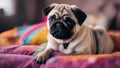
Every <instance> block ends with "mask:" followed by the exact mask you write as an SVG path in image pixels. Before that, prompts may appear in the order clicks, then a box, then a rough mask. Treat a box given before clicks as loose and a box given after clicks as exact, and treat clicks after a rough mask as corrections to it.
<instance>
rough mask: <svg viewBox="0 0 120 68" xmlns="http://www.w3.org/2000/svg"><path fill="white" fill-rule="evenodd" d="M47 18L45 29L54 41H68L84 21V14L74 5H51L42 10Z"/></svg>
mask: <svg viewBox="0 0 120 68" xmlns="http://www.w3.org/2000/svg"><path fill="white" fill-rule="evenodd" d="M43 14H44V15H45V16H47V17H48V20H47V27H48V31H49V32H50V34H51V35H52V36H53V37H55V38H56V39H69V38H71V37H72V36H73V35H74V33H75V32H76V28H77V27H78V26H76V25H79V26H81V25H82V23H83V22H84V20H85V19H86V17H87V16H86V14H85V13H84V12H83V11H82V10H80V9H79V8H78V7H77V6H75V5H67V4H56V3H54V4H51V5H49V6H47V7H46V8H45V9H44V10H43Z"/></svg>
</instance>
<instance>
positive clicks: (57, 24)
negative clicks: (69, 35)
mask: <svg viewBox="0 0 120 68" xmlns="http://www.w3.org/2000/svg"><path fill="white" fill-rule="evenodd" d="M56 28H57V29H58V30H59V31H62V28H64V25H63V23H62V22H57V23H56Z"/></svg>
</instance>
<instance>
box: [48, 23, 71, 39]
mask: <svg viewBox="0 0 120 68" xmlns="http://www.w3.org/2000/svg"><path fill="white" fill-rule="evenodd" d="M50 33H51V35H52V36H53V37H55V38H57V39H69V38H70V37H71V36H72V34H73V33H72V32H71V30H70V29H68V28H67V27H65V26H64V25H63V24H62V23H58V24H56V25H53V26H51V27H50Z"/></svg>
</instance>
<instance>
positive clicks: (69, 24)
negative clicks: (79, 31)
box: [65, 18, 75, 28]
mask: <svg viewBox="0 0 120 68" xmlns="http://www.w3.org/2000/svg"><path fill="white" fill-rule="evenodd" d="M65 22H66V23H67V25H68V26H69V27H70V28H73V27H74V25H75V22H74V21H73V20H72V19H71V18H66V20H65Z"/></svg>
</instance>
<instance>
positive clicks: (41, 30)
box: [20, 17, 47, 45]
mask: <svg viewBox="0 0 120 68" xmlns="http://www.w3.org/2000/svg"><path fill="white" fill-rule="evenodd" d="M46 20H47V19H46V17H45V19H44V20H43V21H42V22H41V23H38V24H35V25H34V26H32V28H30V29H29V30H28V31H26V32H25V33H24V34H23V35H22V36H21V38H20V43H21V44H24V45H25V44H36V45H40V44H41V43H45V42H47V27H46Z"/></svg>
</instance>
